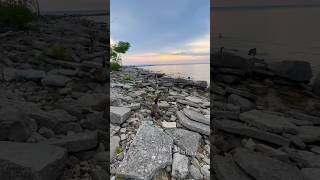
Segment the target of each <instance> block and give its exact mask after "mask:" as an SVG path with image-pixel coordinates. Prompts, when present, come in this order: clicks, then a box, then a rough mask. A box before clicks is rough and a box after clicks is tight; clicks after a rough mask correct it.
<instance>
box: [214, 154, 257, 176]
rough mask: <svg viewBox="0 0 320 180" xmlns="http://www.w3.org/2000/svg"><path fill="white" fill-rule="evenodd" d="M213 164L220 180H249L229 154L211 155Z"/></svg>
mask: <svg viewBox="0 0 320 180" xmlns="http://www.w3.org/2000/svg"><path fill="white" fill-rule="evenodd" d="M213 166H214V167H215V172H216V174H217V175H216V176H217V177H218V178H219V179H220V180H240V179H241V180H251V179H250V178H248V176H247V175H246V174H245V173H244V172H243V171H242V170H241V169H240V168H239V167H238V166H237V165H236V163H235V162H234V161H233V160H232V157H230V156H225V157H223V156H220V155H215V156H214V157H213Z"/></svg>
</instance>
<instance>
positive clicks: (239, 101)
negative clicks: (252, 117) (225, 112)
mask: <svg viewBox="0 0 320 180" xmlns="http://www.w3.org/2000/svg"><path fill="white" fill-rule="evenodd" d="M228 103H230V104H233V105H237V106H240V109H241V112H245V111H249V110H252V109H255V107H256V106H255V104H254V103H253V102H251V101H250V100H248V99H246V98H243V97H241V96H238V95H235V94H231V95H230V96H229V97H228Z"/></svg>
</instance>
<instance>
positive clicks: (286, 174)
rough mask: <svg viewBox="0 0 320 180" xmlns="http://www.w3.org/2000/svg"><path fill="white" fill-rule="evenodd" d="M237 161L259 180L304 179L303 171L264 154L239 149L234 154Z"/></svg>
mask: <svg viewBox="0 0 320 180" xmlns="http://www.w3.org/2000/svg"><path fill="white" fill-rule="evenodd" d="M233 158H234V160H235V162H236V163H237V164H238V165H239V166H240V167H241V169H243V170H244V171H245V172H246V173H247V174H249V175H250V176H251V177H253V178H254V179H259V180H269V179H277V180H288V179H291V180H303V179H304V178H303V175H302V173H301V171H300V170H299V169H298V168H297V167H295V166H293V165H290V164H286V163H284V162H282V161H279V160H276V159H272V158H270V157H267V156H263V155H262V154H259V153H254V152H249V151H248V150H245V149H237V150H236V151H235V154H234V156H233Z"/></svg>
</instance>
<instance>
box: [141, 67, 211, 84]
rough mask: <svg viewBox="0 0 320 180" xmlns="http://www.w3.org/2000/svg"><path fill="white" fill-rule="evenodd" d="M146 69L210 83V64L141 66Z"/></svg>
mask: <svg viewBox="0 0 320 180" xmlns="http://www.w3.org/2000/svg"><path fill="white" fill-rule="evenodd" d="M141 68H143V69H146V70H150V71H154V72H160V73H165V74H167V75H169V76H171V77H181V78H188V77H190V78H191V79H192V80H197V81H198V80H201V81H207V83H208V84H210V64H179V65H155V66H144V67H141Z"/></svg>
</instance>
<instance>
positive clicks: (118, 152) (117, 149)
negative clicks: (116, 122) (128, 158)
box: [116, 146, 122, 156]
mask: <svg viewBox="0 0 320 180" xmlns="http://www.w3.org/2000/svg"><path fill="white" fill-rule="evenodd" d="M121 152H122V149H121V147H120V146H117V147H116V154H117V156H118V155H119V154H121Z"/></svg>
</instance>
